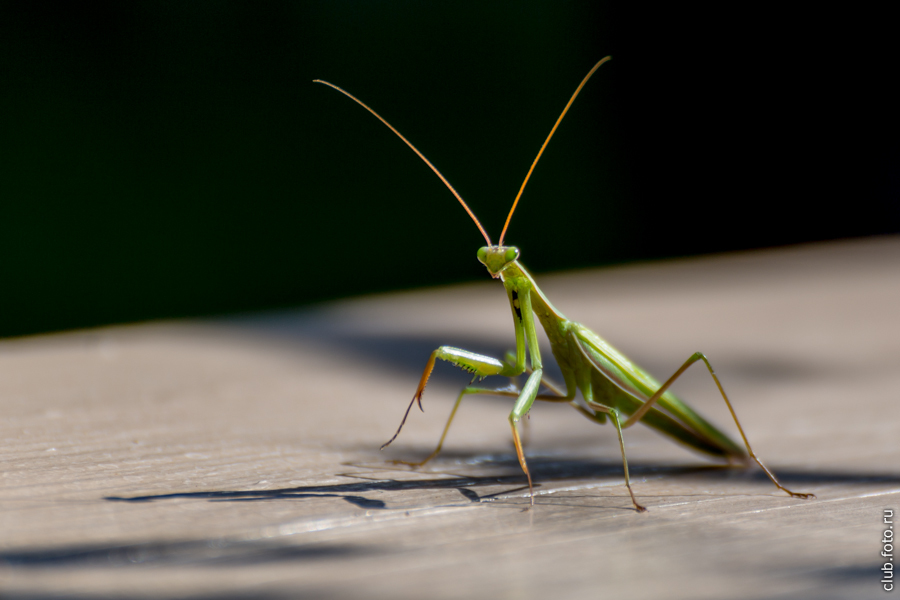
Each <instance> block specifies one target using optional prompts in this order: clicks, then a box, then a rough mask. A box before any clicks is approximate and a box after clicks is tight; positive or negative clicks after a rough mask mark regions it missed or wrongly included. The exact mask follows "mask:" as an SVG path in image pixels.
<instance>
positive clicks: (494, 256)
mask: <svg viewBox="0 0 900 600" xmlns="http://www.w3.org/2000/svg"><path fill="white" fill-rule="evenodd" d="M518 258H519V249H518V248H516V247H515V246H484V247H483V248H479V249H478V260H479V261H480V262H481V263H482V264H483V265H484V266H485V267H487V270H488V272H489V273H490V274H491V277H493V278H494V279H497V278H498V277H500V272H501V271H503V270H504V269H506V267H508V266H509V265H511V264H512V263H514V262H516V259H518Z"/></svg>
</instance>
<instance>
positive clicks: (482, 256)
mask: <svg viewBox="0 0 900 600" xmlns="http://www.w3.org/2000/svg"><path fill="white" fill-rule="evenodd" d="M487 253H488V249H487V248H486V247H484V248H479V249H478V260H479V262H481V263H484V262H485V261H486V260H487Z"/></svg>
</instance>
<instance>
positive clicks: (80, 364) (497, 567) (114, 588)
mask: <svg viewBox="0 0 900 600" xmlns="http://www.w3.org/2000/svg"><path fill="white" fill-rule="evenodd" d="M473 260H474V257H473ZM524 261H525V263H526V264H527V253H526V254H525V255H524ZM485 278H486V279H487V276H486V275H485ZM539 283H540V284H541V285H542V287H543V289H544V290H545V292H546V293H547V294H548V296H549V297H550V298H551V299H552V300H553V302H554V303H555V304H556V305H557V307H558V308H560V309H561V310H562V311H563V312H564V313H565V314H566V315H567V316H569V317H570V318H573V319H576V320H578V321H581V322H583V323H585V324H586V325H588V326H589V327H591V328H593V329H594V330H595V331H597V332H598V333H599V334H600V335H602V336H604V337H605V338H606V339H608V340H609V341H610V342H611V343H613V344H614V345H616V346H617V347H619V348H620V349H621V350H622V351H624V352H625V353H626V354H628V355H629V356H631V357H632V358H633V359H635V360H637V361H638V362H639V363H641V364H643V365H644V366H645V367H646V368H648V369H649V370H650V371H651V372H652V373H655V374H656V375H657V376H658V377H666V376H668V375H669V374H670V373H671V372H673V371H674V370H675V369H676V368H677V367H678V366H679V365H680V364H681V363H682V362H683V361H684V360H685V359H686V358H687V357H688V356H689V355H690V354H691V353H692V352H694V351H695V350H702V351H704V352H705V353H706V354H707V355H708V356H709V357H710V359H711V361H712V363H713V365H714V366H715V368H716V370H717V372H718V373H719V375H720V377H721V379H722V381H723V384H724V385H725V388H726V389H727V390H728V392H729V394H730V395H731V397H732V399H733V401H734V403H735V407H736V409H737V411H738V414H739V415H740V417H741V418H742V420H743V423H744V426H745V428H746V430H747V432H748V435H749V436H750V439H751V442H752V443H753V444H754V445H755V449H756V450H757V452H758V453H759V454H760V455H761V456H762V457H763V458H764V459H765V460H767V461H768V463H769V465H770V466H771V467H772V468H773V469H774V470H775V471H776V472H777V473H778V474H779V475H780V476H781V477H782V478H783V480H784V481H785V483H786V484H788V485H789V486H792V487H794V488H796V489H797V490H798V491H807V492H814V493H815V494H816V495H817V496H818V499H816V500H812V501H803V500H796V499H792V498H789V497H786V496H785V495H784V494H782V493H780V492H779V491H778V490H776V489H775V488H774V487H773V486H772V485H771V484H770V483H769V482H768V481H767V480H766V479H765V478H764V476H762V474H761V473H760V472H759V470H758V469H734V468H722V467H718V466H715V465H713V464H711V463H710V462H709V461H707V460H706V459H705V458H703V457H701V456H698V455H696V454H693V453H691V452H690V451H688V450H685V449H683V448H682V447H680V446H678V445H676V444H675V443H672V442H671V441H670V440H668V439H667V438H663V437H661V436H659V435H657V434H655V433H653V432H652V431H650V430H648V429H646V428H643V427H640V426H638V427H635V428H632V429H630V430H628V431H627V432H626V436H627V437H626V444H627V449H628V454H629V459H630V462H631V465H632V474H633V477H634V479H635V493H636V494H637V496H638V498H639V500H640V501H641V502H642V503H644V504H645V505H646V506H647V507H648V508H649V512H648V513H645V514H638V513H636V512H635V511H634V510H632V508H631V503H630V501H629V499H628V496H627V492H626V490H625V488H624V487H623V486H622V473H621V465H620V458H619V451H618V448H617V443H616V438H615V432H614V430H613V429H612V428H611V427H609V426H606V427H600V426H597V425H595V424H592V423H590V422H589V421H587V420H586V419H584V418H583V417H581V416H580V415H578V414H577V413H576V412H575V411H573V410H572V409H571V408H569V407H566V406H558V405H538V406H536V407H535V409H534V410H533V411H532V414H531V418H530V421H529V431H528V436H529V442H528V447H527V453H528V456H529V460H530V464H531V465H532V468H533V470H534V472H535V480H536V483H537V484H538V487H537V488H536V493H537V499H536V506H535V507H534V509H532V510H523V509H525V508H526V507H527V506H528V498H527V490H526V489H523V485H524V478H523V476H522V474H521V472H520V470H519V467H518V465H517V462H516V460H515V455H514V453H513V450H512V445H511V441H510V435H509V429H508V424H507V421H506V416H507V414H508V412H509V410H510V408H511V403H510V402H509V401H508V400H506V399H497V398H471V399H470V400H467V401H466V403H465V404H464V405H463V407H462V408H461V410H460V415H459V416H458V418H457V422H456V423H455V424H454V428H453V429H452V430H451V433H450V436H449V439H448V442H447V445H446V452H445V453H444V454H443V455H442V456H441V457H440V458H439V459H437V460H435V461H434V462H433V463H432V464H429V465H428V466H427V468H423V469H420V470H418V471H415V470H412V469H409V468H407V467H403V466H398V465H393V464H391V463H390V462H388V461H389V460H390V459H397V458H407V459H413V458H417V457H423V456H425V455H426V454H427V453H428V452H429V451H430V450H431V449H432V448H433V446H434V444H435V443H436V442H437V439H438V436H439V434H440V430H441V428H442V426H443V423H444V420H445V419H446V417H447V414H448V412H449V410H450V407H451V405H452V401H453V399H454V397H455V395H456V392H457V391H458V389H459V387H460V386H461V385H462V384H463V383H464V382H465V381H466V378H465V377H464V376H463V374H462V373H458V372H456V370H454V369H453V368H452V367H450V366H448V365H442V366H440V367H439V368H438V369H437V373H436V375H435V377H434V378H433V381H432V382H431V384H430V386H429V388H428V390H427V392H426V394H425V398H424V407H425V413H424V414H423V413H420V412H418V411H414V412H412V413H411V415H410V419H409V421H408V422H407V425H406V427H405V429H404V431H403V433H402V434H401V436H400V437H399V438H398V440H397V442H396V443H395V444H394V445H393V446H392V447H391V448H389V449H387V450H386V451H384V452H379V450H378V447H379V446H380V445H381V444H382V443H383V442H384V441H386V440H387V439H388V438H389V437H390V436H391V435H392V434H393V432H394V430H395V429H396V427H397V425H398V424H399V422H400V418H401V416H402V414H403V411H404V409H405V408H406V404H407V402H408V401H409V399H410V397H411V395H412V392H413V390H414V389H415V385H416V383H417V381H418V378H419V375H420V373H421V369H422V367H423V366H424V364H425V361H426V358H427V356H428V353H429V352H430V351H431V350H432V349H433V348H434V347H436V346H438V345H440V344H445V343H446V344H454V345H459V346H462V347H465V348H467V349H471V350H475V351H482V352H489V353H491V354H495V355H501V353H502V352H503V351H504V350H506V349H507V348H510V347H511V346H512V344H513V334H512V324H511V318H510V315H509V309H508V304H507V303H506V299H505V295H504V293H503V291H502V289H501V286H500V284H499V283H497V282H495V281H490V280H487V281H485V282H483V283H479V284H474V285H467V286H460V287H453V288H447V289H440V290H425V291H416V292H409V293H402V294H394V295H385V296H378V297H371V298H361V299H356V300H348V301H344V302H338V303H334V304H329V305H324V306H321V307H319V308H316V309H310V310H303V311H297V312H293V313H279V314H269V315H251V316H247V317H241V318H234V319H230V320H218V321H207V322H170V323H148V324H140V325H134V326H125V327H110V328H103V329H96V330H90V331H79V332H72V333H64V334H58V335H47V336H37V337H32V338H22V339H11V340H4V341H0V456H2V469H0V470H2V478H0V596H2V597H4V598H31V599H37V598H51V597H53V598H55V597H64V598H103V597H110V598H112V597H115V598H298V597H302V598H305V597H313V598H320V597H321V598H367V599H372V598H426V597H427V598H461V597H468V598H488V597H490V598H551V597H552V598H606V597H609V598H622V599H626V598H627V599H628V600H637V599H642V598H663V597H664V598H697V599H705V598H710V599H722V598H746V599H754V598H782V597H784V598H810V599H812V598H816V599H822V598H825V599H829V598H846V597H854V598H869V597H871V598H875V597H879V598H880V597H882V596H883V595H884V592H882V591H881V587H880V583H879V580H880V579H881V572H880V570H879V568H880V566H881V564H882V562H883V561H882V559H881V557H880V556H879V552H880V551H881V543H880V540H881V530H882V525H881V519H882V510H883V509H885V508H893V509H895V510H898V509H900V502H898V499H900V465H898V463H897V460H898V459H900V443H898V439H900V436H898V434H900V419H898V417H897V406H898V404H897V399H898V396H900V308H898V307H900V238H880V239H871V240H857V241H847V242H838V243H831V244H822V245H812V246H804V247H793V248H785V249H777V250H769V251H761V252H752V253H744V254H734V255H726V256H717V257H707V258H697V259H691V260H684V261H673V262H664V263H656V264H646V265H634V266H628V267H620V268H613V269H605V270H596V271H585V272H573V273H566V274H559V275H552V276H544V277H539ZM61 300H62V299H61ZM691 371H694V372H691ZM691 371H689V372H688V374H687V375H686V376H685V377H684V378H683V380H682V381H680V382H679V383H678V384H677V385H676V388H675V390H676V392H677V393H679V394H680V395H681V396H682V397H684V398H686V399H688V400H689V401H690V403H691V404H692V405H694V406H695V407H697V408H698V409H699V410H700V411H701V412H702V413H703V414H704V415H706V416H708V417H709V418H710V419H712V420H713V421H714V422H716V423H718V424H720V425H721V426H723V427H724V428H726V430H727V431H728V432H731V433H733V434H734V435H735V436H736V432H735V429H734V426H733V424H731V423H729V419H728V415H727V412H726V410H725V407H724V405H723V403H722V402H721V399H719V398H718V396H717V394H716V391H715V388H714V386H713V383H712V382H711V380H710V378H709V375H708V374H706V373H705V372H704V371H703V370H701V369H700V368H697V367H694V368H693V369H691ZM898 514H900V513H898Z"/></svg>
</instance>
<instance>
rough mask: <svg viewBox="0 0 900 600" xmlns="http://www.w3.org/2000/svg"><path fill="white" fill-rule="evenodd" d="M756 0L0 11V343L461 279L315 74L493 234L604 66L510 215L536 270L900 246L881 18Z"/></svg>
mask: <svg viewBox="0 0 900 600" xmlns="http://www.w3.org/2000/svg"><path fill="white" fill-rule="evenodd" d="M667 6H669V5H667ZM775 6H777V7H778V8H772V9H769V10H767V9H765V8H764V7H760V6H757V5H753V8H754V12H748V11H749V5H735V6H731V5H728V7H725V5H718V4H710V5H708V6H701V5H692V6H685V5H681V4H678V5H674V4H673V5H671V6H670V7H669V8H665V9H660V8H659V7H651V6H647V5H643V4H641V5H638V4H636V3H624V2H564V1H558V0H557V1H553V2H497V1H491V2H418V1H415V2H396V1H393V2H344V1H333V0H332V1H327V2H265V3H255V2H254V3H251V2H222V1H215V2H128V3H125V2H78V3H75V2H0V336H10V335H21V334H27V333H32V332H39V331H48V330H55V329H64V328H72V327H83V326H89V325H95V324H102V323H111V322H122V321H133V320H140V319H151V318H157V317H178V316H187V315H206V314H217V313H227V312H234V311H247V310H255V309H262V308H272V307H283V306H292V305H299V304H304V303H310V302H315V301H320V300H323V299H328V298H335V297H338V296H343V295H350V294H362V293H365V292H370V291H374V290H388V289H394V288H404V287H413V286H424V285H430V284H436V283H447V282H454V281H462V280H469V279H474V278H481V277H485V276H486V275H485V273H484V270H483V268H482V267H481V266H480V265H479V264H478V263H477V262H476V260H475V251H476V249H477V248H478V247H479V246H480V245H482V244H483V241H482V239H481V237H480V235H479V233H478V232H477V230H476V229H475V227H474V226H473V225H472V223H471V222H470V221H469V220H468V217H467V216H466V215H465V214H464V213H463V211H462V210H461V209H460V207H459V206H458V204H457V203H456V201H455V200H454V199H453V198H452V196H451V195H450V194H449V192H447V190H446V189H445V188H444V187H443V185H442V184H441V183H440V182H439V181H438V180H437V179H436V178H435V177H434V176H433V174H432V173H431V172H430V171H429V170H428V169H427V167H425V165H423V164H422V163H421V162H420V161H419V159H418V158H416V157H415V156H414V155H413V154H412V153H411V152H410V151H409V150H408V149H407V148H406V147H405V146H404V145H403V144H402V143H401V142H400V141H399V140H397V139H396V138H395V137H394V136H393V134H391V133H390V132H389V131H388V130H387V129H386V128H384V127H383V126H382V125H381V124H380V123H378V122H377V121H376V120H375V119H374V118H372V117H371V116H370V115H368V114H367V113H365V112H364V111H363V110H362V109H360V108H359V107H357V106H356V105H354V104H353V103H352V102H350V101H349V100H347V99H346V98H344V97H342V96H340V95H339V94H337V93H336V92H334V91H332V90H330V89H328V88H326V87H324V86H318V85H313V84H312V83H311V80H312V79H315V78H322V79H327V80H329V81H332V82H334V83H336V84H338V85H340V86H342V87H345V88H346V89H348V90H349V91H351V92H352V93H354V94H356V95H357V96H359V97H360V98H362V99H363V100H364V101H366V102H367V103H369V104H370V105H371V106H372V107H374V108H375V109H376V110H378V111H380V112H381V113H382V115H383V116H384V117H385V118H387V119H388V120H389V121H391V122H392V123H393V124H394V125H395V126H396V127H397V128H398V129H400V130H401V131H402V132H403V133H404V134H405V135H406V136H407V137H408V138H409V139H410V140H411V141H412V142H413V143H415V144H417V145H418V146H419V148H420V149H421V150H422V151H423V152H424V153H425V154H426V155H427V156H429V158H430V159H431V160H432V161H433V162H434V163H435V165H436V166H437V167H438V168H439V169H441V170H442V171H443V173H444V174H445V175H446V176H447V177H448V178H449V180H450V181H451V182H452V183H453V184H454V185H455V186H456V187H457V189H458V190H459V191H460V193H461V194H462V195H463V197H465V198H466V199H467V200H468V201H469V203H470V205H471V206H472V208H473V209H474V210H475V212H476V213H477V214H478V215H479V216H480V217H481V219H482V221H483V222H484V224H485V226H486V227H487V228H488V230H489V232H490V233H491V235H492V236H494V237H495V238H496V236H497V235H498V233H499V230H500V228H501V226H502V222H503V220H504V218H505V214H506V211H507V210H508V207H509V205H510V203H511V201H512V199H513V197H514V195H515V193H516V191H517V190H518V187H519V184H520V183H521V180H522V178H523V177H524V175H525V173H526V171H527V169H528V166H529V165H530V163H531V160H532V159H533V157H534V155H535V154H536V152H537V150H538V148H539V147H540V144H541V143H542V141H543V139H544V137H545V136H546V135H547V133H548V131H549V129H550V127H551V125H552V124H553V121H554V120H555V119H556V117H557V115H558V113H559V111H560V110H561V109H562V107H563V105H564V104H565V102H566V100H567V99H568V97H569V95H570V94H571V93H572V92H573V91H574V88H575V86H576V85H577V84H578V82H579V80H580V79H581V78H582V77H583V76H584V74H585V73H586V72H587V71H588V69H589V68H590V67H591V66H592V65H593V64H594V62H596V61H597V60H598V59H599V58H601V57H603V56H605V55H607V54H611V55H613V60H612V61H611V62H610V63H609V64H607V65H604V66H603V67H602V68H601V69H600V71H598V73H597V74H596V75H595V77H594V79H593V80H592V81H591V82H590V83H589V85H588V86H587V87H586V88H585V91H584V93H583V95H582V96H581V97H580V98H579V100H578V101H577V102H576V104H575V106H574V107H573V109H572V110H571V111H570V113H569V115H568V117H567V120H566V121H565V122H564V123H563V125H562V126H561V127H560V130H559V131H558V133H557V136H556V137H555V138H554V140H553V142H552V143H551V144H550V146H549V149H548V151H547V153H546V154H545V156H544V158H543V159H542V161H541V163H540V164H539V166H538V168H537V170H536V172H535V175H534V177H533V179H532V182H531V183H530V184H529V188H528V189H527V190H526V193H525V196H524V199H523V201H522V204H521V206H520V211H519V212H518V213H517V214H516V216H515V218H514V220H513V224H512V227H511V232H510V234H509V236H508V241H509V242H510V243H514V244H516V245H519V246H520V247H521V248H522V252H523V260H524V262H525V263H526V264H528V265H529V266H530V267H531V268H532V270H535V271H546V270H551V269H561V268H574V267H580V266H587V265H598V264H607V263H612V262H621V261H629V260H637V259H646V258H654V257H663V256H677V255H687V254H693V253H703V252H716V251H722V250H728V249H737V248H751V247H761V246H770V245H777V244H788V243H795V242H800V241H807V240H819V239H830V238H836V237H845V236H856V235H866V234H872V233H885V232H896V231H898V230H900V208H898V204H900V203H898V194H900V192H898V190H900V182H898V179H900V178H898V162H900V151H898V144H897V141H896V140H897V137H896V134H897V131H896V120H895V119H896V116H895V114H896V96H893V97H892V96H891V95H890V94H894V92H892V91H890V90H891V88H892V86H893V85H894V84H896V75H897V66H896V65H897V62H896V59H897V52H896V50H895V46H896V41H895V38H896V32H895V31H892V26H891V25H890V19H889V18H888V16H887V15H879V14H864V9H854V10H855V12H853V13H847V12H844V13H842V14H821V13H819V12H812V11H806V10H803V9H800V8H796V9H785V8H784V7H782V6H780V5H775ZM713 7H715V8H713ZM892 40H894V41H892Z"/></svg>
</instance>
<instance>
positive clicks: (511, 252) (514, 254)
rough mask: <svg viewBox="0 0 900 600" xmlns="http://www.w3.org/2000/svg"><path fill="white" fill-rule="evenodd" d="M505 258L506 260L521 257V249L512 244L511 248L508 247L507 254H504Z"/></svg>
mask: <svg viewBox="0 0 900 600" xmlns="http://www.w3.org/2000/svg"><path fill="white" fill-rule="evenodd" d="M504 258H506V262H509V261H512V260H516V259H517V258H519V249H518V248H516V247H515V246H510V247H509V248H507V249H506V254H505V255H504Z"/></svg>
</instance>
